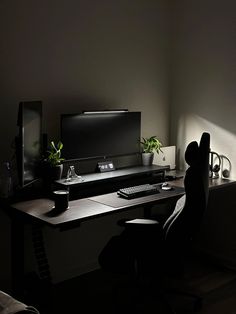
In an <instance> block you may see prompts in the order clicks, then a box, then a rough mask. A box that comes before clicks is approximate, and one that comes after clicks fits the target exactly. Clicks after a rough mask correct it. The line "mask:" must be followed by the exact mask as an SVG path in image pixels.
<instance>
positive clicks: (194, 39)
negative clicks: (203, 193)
mask: <svg viewBox="0 0 236 314" xmlns="http://www.w3.org/2000/svg"><path fill="white" fill-rule="evenodd" d="M235 12H236V2H235V1H234V0H225V1H223V0H222V1H221V0H218V1H213V0H200V1H187V0H180V1H176V4H175V8H174V9H173V17H174V19H173V39H174V44H173V48H174V49H173V50H172V51H173V53H172V65H173V67H172V93H171V95H172V100H171V105H172V107H171V142H172V143H175V144H177V148H178V152H179V156H180V160H181V161H182V162H180V166H182V167H183V166H184V164H183V153H184V150H185V147H186V145H187V144H188V143H189V142H190V141H191V140H198V139H200V136H201V133H202V132H203V131H208V132H210V134H211V149H212V150H213V151H216V152H218V153H219V154H225V155H226V156H228V158H229V159H230V160H231V162H232V173H231V178H235V177H236V106H235V103H236V89H235V81H236V57H235V56H236V36H235V34H236V19H235ZM225 166H227V163H225Z"/></svg>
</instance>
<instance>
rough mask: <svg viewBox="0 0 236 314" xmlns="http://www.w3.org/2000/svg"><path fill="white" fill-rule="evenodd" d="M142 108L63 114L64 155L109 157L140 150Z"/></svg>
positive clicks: (69, 158) (72, 156)
mask: <svg viewBox="0 0 236 314" xmlns="http://www.w3.org/2000/svg"><path fill="white" fill-rule="evenodd" d="M140 132H141V112H128V111H124V112H119V111H118V112H116V111H104V112H86V113H81V114H63V115H61V140H62V143H63V145H64V147H63V157H65V158H66V159H67V160H73V159H76V160H80V159H90V158H107V157H114V156H123V155H132V154H138V153H140V144H139V141H140Z"/></svg>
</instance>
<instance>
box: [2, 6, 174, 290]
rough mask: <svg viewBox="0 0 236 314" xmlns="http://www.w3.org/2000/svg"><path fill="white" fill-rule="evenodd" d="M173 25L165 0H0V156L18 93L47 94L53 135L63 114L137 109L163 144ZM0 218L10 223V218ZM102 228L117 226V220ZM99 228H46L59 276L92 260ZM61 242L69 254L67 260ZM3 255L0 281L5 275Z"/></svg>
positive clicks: (5, 156) (145, 128)
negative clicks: (171, 26) (66, 230)
mask: <svg viewBox="0 0 236 314" xmlns="http://www.w3.org/2000/svg"><path fill="white" fill-rule="evenodd" d="M169 27H170V23H169V10H168V4H167V2H166V1H165V0H130V1H127V0H119V1H116V0H100V1H96V0H89V1H88V0H67V1H62V0H57V1H56V0H52V1H46V0H44V1H40V2H37V1H31V0H22V1H12V0H2V1H1V3H0V37H1V54H0V63H1V71H0V86H1V93H0V103H1V106H0V117H1V123H0V142H1V154H0V162H1V161H3V160H9V158H10V157H11V155H12V154H13V149H12V141H13V140H14V136H15V135H16V133H17V128H16V119H17V109H18V103H19V102H20V101H22V100H42V101H43V115H44V126H43V127H44V132H46V133H48V134H49V139H50V140H51V139H55V140H56V139H58V138H59V116H60V114H61V113H70V112H80V111H81V110H88V109H104V108H108V109H109V108H128V109H129V110H132V111H134V110H138V111H139V110H140V111H142V135H143V136H150V135H153V134H156V135H157V136H158V138H159V139H160V140H161V141H162V142H163V144H164V145H168V142H169V81H168V80H169V75H168V74H169V51H170V49H169V40H170V36H169ZM110 219H111V218H110ZM1 224H9V222H8V220H7V218H5V219H2V220H1V222H0V225H1ZM108 225H110V226H111V229H108V230H110V231H111V230H113V231H114V232H117V229H116V227H115V221H114V219H113V221H112V222H109V223H108ZM86 228H87V229H86ZM104 228H107V225H106V222H105V221H104V227H103V228H100V227H99V223H97V222H96V221H95V222H91V223H89V224H87V225H86V224H85V225H83V227H81V230H75V231H73V232H68V233H66V234H64V235H63V236H62V235H61V234H60V233H59V232H57V231H52V230H45V238H46V241H45V242H46V243H48V244H47V249H48V251H49V256H50V258H51V260H50V262H51V263H52V268H53V269H54V279H55V280H56V281H58V280H61V279H65V278H67V277H69V276H70V275H71V274H72V273H73V270H75V269H77V270H78V269H82V270H83V271H84V270H86V267H87V266H88V265H89V266H90V265H94V262H96V256H95V255H94V251H95V252H97V251H98V249H99V246H101V247H102V245H104V243H105V242H104V241H105V240H107V237H105V238H104V236H102V235H101V240H99V234H100V233H101V230H104ZM0 230H1V231H0V232H1V239H4V241H5V240H6V241H7V242H9V237H10V235H9V232H7V231H8V229H7V230H5V229H3V228H1V227H0ZM86 230H87V231H88V232H87V233H86ZM27 232H28V231H27V230H26V233H27ZM111 233H112V232H110V235H111ZM81 234H83V237H81ZM27 237H28V235H27V236H26V238H27ZM64 237H65V238H64ZM95 238H96V239H98V240H97V242H93V241H94V239H95ZM81 239H82V240H84V242H83V241H82V242H81ZM4 241H1V243H0V250H1V249H2V247H4V248H5V247H6V245H5V244H4V243H3V242H4ZM96 243H99V244H98V245H97V246H96ZM75 244H76V245H75ZM27 247H30V245H29V246H27ZM62 247H63V248H65V247H66V252H68V254H67V253H66V255H65V254H64V256H65V262H62V260H63V259H62V258H61V254H63V253H62V252H63V251H62V250H61V248H62ZM84 250H85V251H84ZM88 251H89V252H88ZM51 252H53V254H50V253H51ZM69 252H73V257H72V258H70V257H69V256H70V254H69ZM85 252H86V254H87V256H89V260H88V259H87V260H85V258H84V256H86V254H85ZM6 253H7V254H5V256H4V259H2V258H1V262H0V263H1V265H2V266H1V268H0V269H1V271H0V282H3V280H2V278H3V279H6V278H9V272H8V271H7V269H8V270H9V267H8V265H9V263H10V260H9V254H8V253H9V252H6ZM26 255H29V254H28V252H26ZM81 256H82V257H81ZM27 265H28V264H27ZM28 267H30V266H28ZM87 268H89V267H87ZM5 270H6V271H5ZM4 282H6V280H5V281H4ZM0 288H1V287H0Z"/></svg>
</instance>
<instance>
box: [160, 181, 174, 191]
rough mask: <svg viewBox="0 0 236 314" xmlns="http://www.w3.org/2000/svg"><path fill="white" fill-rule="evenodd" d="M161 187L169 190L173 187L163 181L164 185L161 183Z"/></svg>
mask: <svg viewBox="0 0 236 314" xmlns="http://www.w3.org/2000/svg"><path fill="white" fill-rule="evenodd" d="M161 189H162V190H166V191H168V190H171V189H172V187H171V186H170V185H169V183H167V182H163V183H162V185H161Z"/></svg>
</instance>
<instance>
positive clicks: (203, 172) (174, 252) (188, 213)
mask: <svg viewBox="0 0 236 314" xmlns="http://www.w3.org/2000/svg"><path fill="white" fill-rule="evenodd" d="M209 151H210V134H209V133H206V132H204V133H203V134H202V136H201V139H200V143H199V145H198V143H197V142H196V141H193V142H191V143H190V144H189V145H188V146H187V149H186V151H185V160H186V162H187V164H188V165H189V167H188V169H187V170H186V174H185V178H184V186H185V194H184V195H183V196H182V197H181V198H180V199H179V200H178V201H177V203H176V206H175V209H174V211H173V213H172V214H171V215H170V216H169V217H168V218H167V219H166V220H165V222H164V223H163V224H160V223H159V222H158V221H157V220H155V219H150V220H149V219H138V220H137V219H134V220H127V221H125V222H124V227H125V228H124V231H123V232H122V234H121V235H120V236H116V237H113V238H112V239H111V240H110V241H109V242H108V244H107V245H106V246H105V248H104V249H103V250H102V252H101V254H100V255H99V263H100V265H101V268H103V269H105V270H108V271H115V272H121V273H122V272H126V273H129V274H132V275H133V276H134V277H135V278H136V279H137V278H141V277H142V276H144V277H145V276H149V277H150V278H152V280H154V281H156V282H159V283H162V282H163V278H164V277H171V276H174V277H175V276H181V275H182V274H183V272H184V261H185V257H186V255H187V252H188V250H190V248H191V242H192V240H193V239H194V237H195V236H196V235H197V232H198V230H199V229H200V226H201V222H202V220H203V216H204V212H205V210H206V207H207V202H208V190H209V188H208V183H209ZM122 249H123V251H122ZM161 289H163V287H162V284H160V286H159V290H160V291H161ZM162 292H163V291H162ZM161 295H162V296H164V292H163V293H161ZM186 295H189V296H191V297H193V298H194V301H195V302H196V306H199V305H200V301H201V299H200V298H199V297H198V296H195V295H191V294H189V293H186ZM170 310H171V312H172V313H175V311H174V310H172V309H171V308H170Z"/></svg>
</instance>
